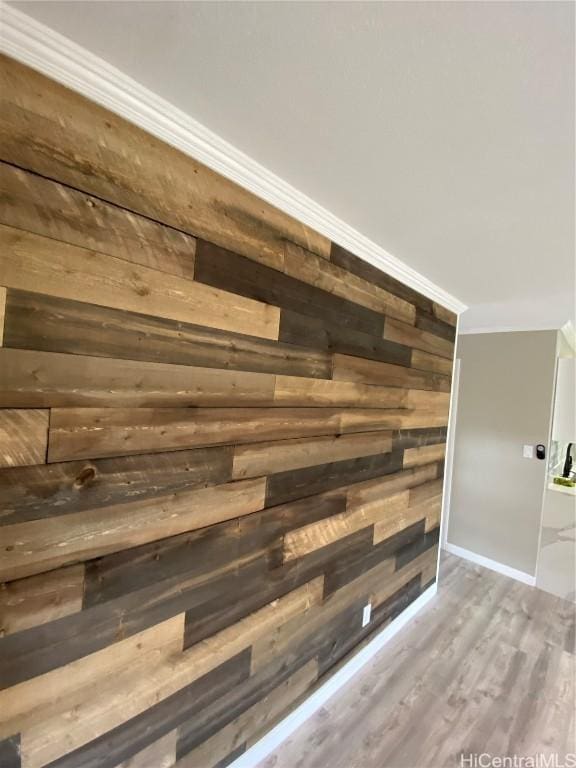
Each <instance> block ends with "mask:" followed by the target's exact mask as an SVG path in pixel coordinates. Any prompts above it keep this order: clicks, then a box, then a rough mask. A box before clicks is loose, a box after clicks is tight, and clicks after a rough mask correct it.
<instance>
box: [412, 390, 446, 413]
mask: <svg viewBox="0 0 576 768" xmlns="http://www.w3.org/2000/svg"><path fill="white" fill-rule="evenodd" d="M404 405H405V407H406V408H420V409H424V410H426V409H431V410H434V411H437V412H438V413H440V412H441V411H442V410H443V411H444V412H445V413H446V414H447V413H448V411H449V409H450V392H432V391H431V390H429V389H409V390H408V392H407V393H406V399H405V401H404Z"/></svg>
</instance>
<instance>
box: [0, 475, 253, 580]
mask: <svg viewBox="0 0 576 768" xmlns="http://www.w3.org/2000/svg"><path fill="white" fill-rule="evenodd" d="M265 492H266V481H265V478H257V479H254V480H241V481H238V482H235V483H227V484H224V485H216V486H211V487H209V488H200V489H195V490H191V491H180V492H179V493H175V494H170V495H169V496H160V497H156V498H152V499H146V500H142V501H133V502H127V503H125V504H115V505H113V506H109V507H103V508H100V509H97V510H85V511H82V512H72V513H70V514H68V515H62V516H58V517H48V518H44V519H40V520H32V521H29V522H25V523H14V524H12V525H6V526H4V527H3V528H2V542H3V546H4V549H5V551H4V554H3V557H2V560H1V561H0V581H12V580H14V579H20V578H23V577H25V576H30V575H33V574H36V573H43V572H44V571H49V570H52V569H53V568H59V567H61V566H64V565H69V564H72V563H77V562H81V561H84V560H90V559H93V558H95V557H101V556H102V555H105V554H110V553H112V552H119V551H121V550H123V549H129V548H132V547H137V546H139V545H141V544H146V543H147V542H150V541H157V540H158V539H164V538H167V537H168V536H175V535H177V534H179V533H184V532H186V531H193V530H197V529H198V528H204V527H206V526H209V525H215V524H216V523H220V522H223V521H224V520H231V519H232V518H235V517H241V516H242V515H248V514H250V513H251V512H256V511H257V510H260V509H262V508H263V507H264V499H265Z"/></svg>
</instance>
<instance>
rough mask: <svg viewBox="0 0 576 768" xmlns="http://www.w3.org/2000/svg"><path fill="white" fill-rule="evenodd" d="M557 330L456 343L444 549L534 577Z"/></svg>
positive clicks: (464, 339)
mask: <svg viewBox="0 0 576 768" xmlns="http://www.w3.org/2000/svg"><path fill="white" fill-rule="evenodd" d="M556 343H557V333H556V331H531V332H522V333H486V334H471V335H466V336H461V337H459V340H458V350H457V356H458V357H459V358H460V360H461V365H460V386H459V395H458V415H457V421H456V436H455V446H454V467H453V479H452V494H451V504H450V519H449V527H448V542H449V543H450V544H455V545H457V546H459V547H464V548H465V549H468V550H471V551H472V552H475V553H476V554H479V555H483V556H484V557H488V558H490V559H492V560H496V561H497V562H499V563H502V564H504V565H507V566H510V567H511V568H516V569H517V570H520V571H523V572H525V573H528V574H530V575H532V576H533V575H534V574H535V572H536V559H537V552H538V537H539V532H540V518H541V512H542V494H543V490H544V485H545V480H546V467H547V462H546V461H539V460H537V459H536V458H534V459H524V458H523V457H522V447H523V445H524V444H528V445H536V444H537V443H544V444H545V445H547V444H548V437H549V429H550V415H551V407H552V397H553V388H554V369H555V360H556Z"/></svg>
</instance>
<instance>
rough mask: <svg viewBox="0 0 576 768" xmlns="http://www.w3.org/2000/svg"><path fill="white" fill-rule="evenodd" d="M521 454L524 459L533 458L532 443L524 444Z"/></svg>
mask: <svg viewBox="0 0 576 768" xmlns="http://www.w3.org/2000/svg"><path fill="white" fill-rule="evenodd" d="M522 456H523V457H524V458H525V459H533V458H534V446H533V445H525V446H524V450H523V452H522Z"/></svg>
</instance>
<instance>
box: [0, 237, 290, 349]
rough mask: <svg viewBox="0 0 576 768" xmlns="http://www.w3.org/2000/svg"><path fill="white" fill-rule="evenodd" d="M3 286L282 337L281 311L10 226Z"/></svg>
mask: <svg viewBox="0 0 576 768" xmlns="http://www.w3.org/2000/svg"><path fill="white" fill-rule="evenodd" d="M248 263H250V262H248ZM0 284H1V285H4V286H6V287H7V288H17V289H20V290H24V291H35V290H37V289H38V287H39V286H42V292H43V293H46V294H48V295H50V296H56V297H59V298H62V299H74V300H77V301H86V302H89V303H91V304H103V305H104V306H108V307H115V308H116V309H127V310H130V311H132V312H143V313H145V314H149V315H155V316H158V317H167V318H171V319H172V320H182V321H184V322H188V323H197V324H199V325H207V326H210V327H213V328H220V329H221V330H225V331H234V332H235V333H245V334H249V335H251V336H260V337H262V338H266V339H277V338H278V328H279V322H280V312H279V310H278V308H277V307H271V306H269V305H267V304H262V303H261V302H257V301H253V300H252V299H247V298H245V297H243V296H238V295H235V294H231V293H226V292H225V291H221V290H219V289H218V288H213V287H211V286H207V285H202V284H200V283H197V282H195V281H191V280H185V279H184V278H181V277H177V276H176V275H169V274H167V273H165V272H159V271H158V270H156V269H150V268H149V267H143V266H140V265H139V264H131V263H129V262H126V261H123V260H122V259H117V258H115V257H114V256H109V255H108V254H104V253H100V252H98V251H90V250H88V249H87V248H80V247H78V246H76V245H69V244H68V243H62V242H60V241H58V240H51V239H49V238H46V237H41V236H40V235H34V234H32V233H29V232H24V231H22V230H19V229H14V228H13V227H7V226H4V225H0Z"/></svg>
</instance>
